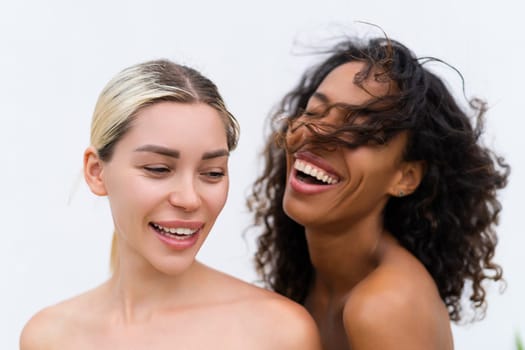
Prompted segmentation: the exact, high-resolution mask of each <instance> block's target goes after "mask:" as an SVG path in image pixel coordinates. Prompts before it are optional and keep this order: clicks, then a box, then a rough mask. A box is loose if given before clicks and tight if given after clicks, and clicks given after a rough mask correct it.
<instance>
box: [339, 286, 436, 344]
mask: <svg viewBox="0 0 525 350" xmlns="http://www.w3.org/2000/svg"><path fill="white" fill-rule="evenodd" d="M417 299H418V298H415V299H414V298H411V297H409V296H407V295H402V294H401V293H400V292H399V291H386V292H379V293H375V294H373V295H359V296H356V297H355V298H351V299H349V301H348V303H347V305H346V306H345V309H344V312H343V321H344V326H345V331H346V335H347V339H348V343H349V345H350V347H351V348H352V349H356V350H366V349H382V350H389V349H404V350H411V349H414V350H415V349H433V348H435V346H434V345H433V334H432V331H433V330H432V326H431V325H430V323H431V320H429V319H428V318H427V316H425V315H426V312H425V311H424V310H423V309H424V305H421V302H420V300H417ZM422 307H423V309H422ZM420 312H421V313H420ZM434 333H435V330H434Z"/></svg>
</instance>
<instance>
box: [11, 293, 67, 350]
mask: <svg viewBox="0 0 525 350" xmlns="http://www.w3.org/2000/svg"><path fill="white" fill-rule="evenodd" d="M69 314H70V313H69V311H68V304H67V303H65V304H64V303H61V304H57V305H53V306H49V307H46V308H45V309H43V310H41V311H39V312H37V313H36V314H35V315H34V316H33V317H31V319H30V320H29V321H28V322H27V323H26V325H25V326H24V328H23V329H22V333H21V335H20V350H34V349H54V348H56V344H57V342H58V340H59V339H60V335H61V333H62V332H64V329H65V327H67V324H68V323H67V319H68V318H69Z"/></svg>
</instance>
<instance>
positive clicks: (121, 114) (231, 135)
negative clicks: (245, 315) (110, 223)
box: [91, 60, 239, 271]
mask: <svg viewBox="0 0 525 350" xmlns="http://www.w3.org/2000/svg"><path fill="white" fill-rule="evenodd" d="M161 101H173V102H179V103H204V104H207V105H209V106H211V107H213V108H214V109H215V110H217V111H218V112H219V114H220V116H221V118H222V120H223V123H224V129H225V133H226V137H227V141H228V148H229V150H233V149H235V147H236V146H237V141H238V139H239V124H238V123H237V120H236V119H235V117H234V116H233V115H232V114H231V113H230V112H229V111H228V110H227V108H226V105H225V103H224V101H223V99H222V97H221V95H220V94H219V91H218V89H217V87H216V86H215V84H214V83H213V82H212V81H211V80H209V79H208V78H206V77H204V76H203V75H202V74H201V73H199V72H198V71H196V70H195V69H193V68H190V67H186V66H183V65H179V64H176V63H173V62H171V61H168V60H156V61H148V62H144V63H140V64H137V65H134V66H131V67H128V68H126V69H124V70H123V71H121V72H120V73H118V74H117V75H116V76H115V77H114V78H113V79H112V80H111V81H110V82H109V83H108V84H107V85H106V87H105V88H104V89H103V91H102V92H101V94H100V96H99V98H98V101H97V104H96V107H95V111H94V113H93V120H92V123H91V145H92V146H94V147H95V149H96V150H97V152H98V155H99V157H100V159H101V160H102V161H105V162H109V161H110V160H111V157H112V155H113V150H114V148H115V145H116V144H117V143H118V141H119V140H120V139H121V138H122V137H123V136H124V135H125V134H126V132H127V131H128V130H129V128H130V127H131V125H132V121H133V119H134V118H135V116H136V115H137V113H138V112H139V111H140V110H141V109H142V108H145V107H147V106H150V105H152V104H155V103H157V102H161ZM117 268H118V238H117V235H116V233H115V234H114V235H113V239H112V247H111V270H112V271H115V270H116V269H117Z"/></svg>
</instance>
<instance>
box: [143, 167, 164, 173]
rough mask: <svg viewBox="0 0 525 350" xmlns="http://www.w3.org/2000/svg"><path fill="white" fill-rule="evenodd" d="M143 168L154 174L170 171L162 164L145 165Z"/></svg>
mask: <svg viewBox="0 0 525 350" xmlns="http://www.w3.org/2000/svg"><path fill="white" fill-rule="evenodd" d="M144 170H146V171H148V172H150V173H154V174H164V173H168V172H170V169H169V168H167V167H163V166H145V167H144Z"/></svg>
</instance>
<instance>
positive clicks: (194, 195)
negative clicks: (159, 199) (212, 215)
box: [168, 179, 201, 212]
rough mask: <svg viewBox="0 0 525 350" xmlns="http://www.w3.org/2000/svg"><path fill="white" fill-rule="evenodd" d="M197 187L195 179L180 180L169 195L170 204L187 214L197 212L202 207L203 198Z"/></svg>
mask: <svg viewBox="0 0 525 350" xmlns="http://www.w3.org/2000/svg"><path fill="white" fill-rule="evenodd" d="M175 181H177V180H175ZM195 185H196V184H195V182H194V180H193V179H186V180H182V179H180V180H178V181H177V182H176V184H175V186H174V187H173V188H172V190H171V191H170V193H169V196H168V202H169V203H170V204H171V205H172V206H174V207H176V208H179V209H182V210H184V211H186V212H192V211H195V210H197V209H198V208H199V207H200V206H201V197H200V195H199V192H198V191H197V188H196V186H195Z"/></svg>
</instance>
